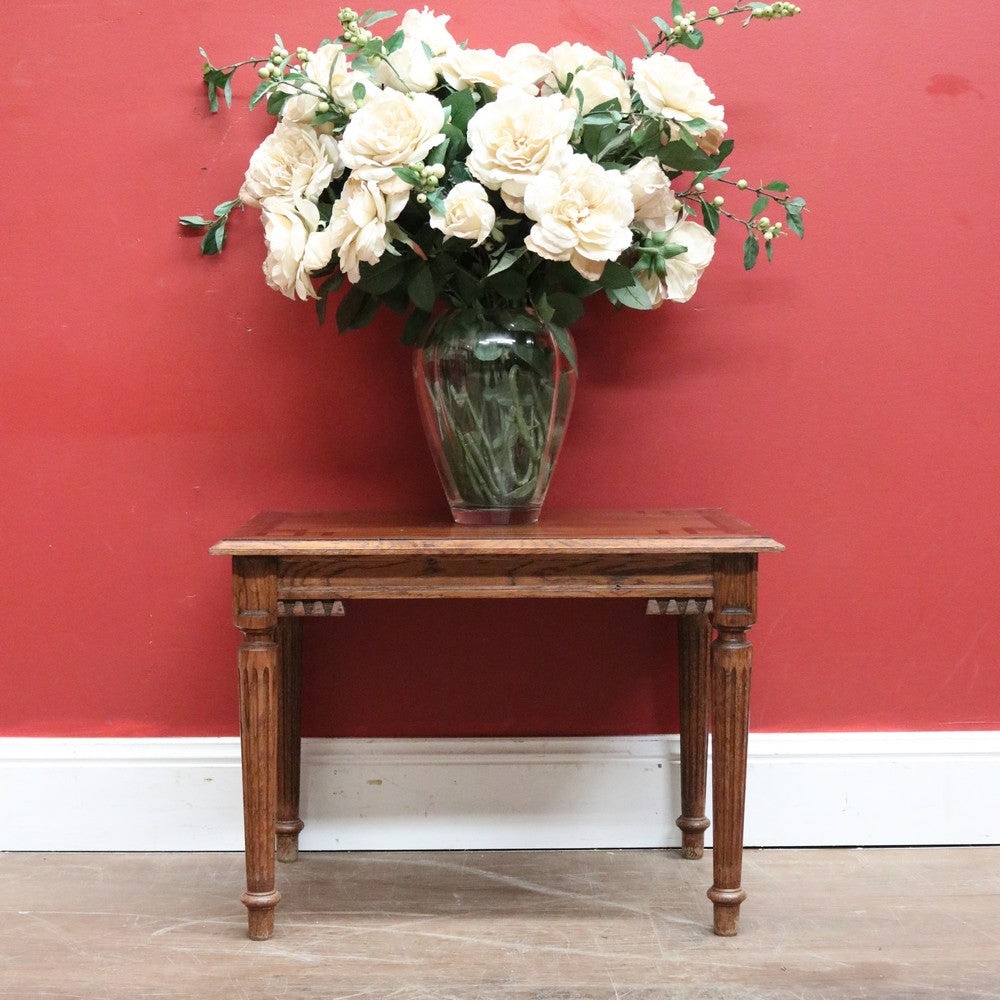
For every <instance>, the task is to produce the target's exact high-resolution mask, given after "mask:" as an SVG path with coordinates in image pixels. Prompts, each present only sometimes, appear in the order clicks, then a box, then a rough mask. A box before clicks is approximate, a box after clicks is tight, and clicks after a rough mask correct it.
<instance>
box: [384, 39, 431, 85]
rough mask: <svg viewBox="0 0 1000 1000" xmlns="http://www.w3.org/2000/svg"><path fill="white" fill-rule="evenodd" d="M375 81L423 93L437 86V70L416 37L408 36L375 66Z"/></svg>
mask: <svg viewBox="0 0 1000 1000" xmlns="http://www.w3.org/2000/svg"><path fill="white" fill-rule="evenodd" d="M375 82H376V83H380V84H381V85H382V86H383V87H391V88H392V89H393V90H398V91H401V92H402V93H404V94H405V93H412V94H422V93H425V92H426V91H428V90H433V89H434V88H435V87H436V86H437V82H438V76H437V71H436V70H435V69H434V67H433V65H432V64H431V60H430V58H429V57H428V55H427V53H426V52H425V51H424V47H423V45H422V44H421V43H420V42H419V41H417V39H415V38H407V39H406V40H405V41H404V42H403V44H402V45H401V46H400V47H399V48H398V49H396V51H395V52H393V53H392V55H390V56H389V57H388V58H387V59H380V60H379V62H378V65H377V66H376V67H375Z"/></svg>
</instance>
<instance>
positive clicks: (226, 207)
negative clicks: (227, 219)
mask: <svg viewBox="0 0 1000 1000" xmlns="http://www.w3.org/2000/svg"><path fill="white" fill-rule="evenodd" d="M239 204H240V199H239V198H234V199H233V200H232V201H224V202H222V204H220V205H216V206H215V208H214V209H213V210H212V214H213V215H215V217H216V218H218V219H221V218H223V217H224V216H227V215H229V213H230V212H231V211H232V210H233V209H234V208H236V206H237V205H239Z"/></svg>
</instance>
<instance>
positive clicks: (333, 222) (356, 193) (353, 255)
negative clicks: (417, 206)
mask: <svg viewBox="0 0 1000 1000" xmlns="http://www.w3.org/2000/svg"><path fill="white" fill-rule="evenodd" d="M408 199H409V190H404V191H403V192H401V193H394V194H387V193H386V192H385V191H384V190H383V189H382V188H380V187H379V185H378V184H377V183H376V182H374V181H370V180H363V179H362V178H360V177H358V176H357V175H356V174H355V175H354V176H352V177H350V178H349V179H348V181H347V183H346V184H345V185H344V190H343V191H342V192H341V194H340V197H339V198H338V199H337V200H336V201H335V202H334V203H333V212H332V214H331V216H330V224H329V226H327V231H328V232H329V233H330V243H331V248H332V249H331V253H332V250H333V249H336V250H338V251H339V257H340V269H341V270H342V271H343V272H344V274H346V275H347V278H348V280H349V281H350V282H352V283H357V282H358V280H359V279H360V278H361V271H360V267H361V262H362V261H365V262H366V263H368V264H377V263H378V261H379V260H380V259H381V257H382V254H383V253H385V247H386V235H387V224H388V223H389V222H391V221H392V220H393V219H395V218H397V217H398V216H399V213H400V212H402V211H403V209H404V208H405V207H406V202H407V200H408Z"/></svg>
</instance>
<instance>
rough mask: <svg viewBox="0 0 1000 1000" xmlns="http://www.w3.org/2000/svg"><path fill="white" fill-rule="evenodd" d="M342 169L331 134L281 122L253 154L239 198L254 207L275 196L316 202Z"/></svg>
mask: <svg viewBox="0 0 1000 1000" xmlns="http://www.w3.org/2000/svg"><path fill="white" fill-rule="evenodd" d="M343 172H344V167H343V164H342V163H341V159H340V153H339V150H338V147H337V142H336V140H335V139H334V138H333V137H332V136H329V135H321V134H320V133H319V132H317V131H316V129H314V128H312V127H311V126H309V125H290V124H285V123H284V122H279V123H278V125H277V127H276V128H275V130H274V131H273V132H272V133H271V134H270V135H269V136H268V137H267V138H266V139H265V140H264V141H263V142H262V143H261V144H260V146H258V147H257V149H256V150H255V151H254V154H253V156H251V157H250V165H249V167H248V168H247V172H246V179H245V180H244V181H243V186H242V187H241V188H240V200H241V201H242V202H243V203H244V204H245V205H253V206H259V205H260V203H261V201H263V199H265V198H272V197H275V196H277V197H291V198H299V197H301V198H308V199H309V200H310V201H315V200H316V199H317V198H318V197H319V196H320V194H321V193H322V192H323V190H324V189H325V188H326V187H327V186H328V185H329V183H330V181H331V180H332V179H333V178H334V177H339V176H340V175H341V174H342V173H343Z"/></svg>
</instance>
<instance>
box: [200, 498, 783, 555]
mask: <svg viewBox="0 0 1000 1000" xmlns="http://www.w3.org/2000/svg"><path fill="white" fill-rule="evenodd" d="M553 549H558V550H560V551H563V552H578V553H580V554H581V555H586V554H594V553H618V552H620V553H634V552H645V553H654V552H659V553H664V554H668V553H669V554H676V555H683V554H690V553H710V552H781V551H782V550H783V549H784V546H783V545H781V544H780V543H779V542H776V541H775V540H774V539H773V538H769V537H768V536H766V535H764V534H762V533H761V532H759V531H757V529H755V528H753V527H751V526H750V525H749V524H747V523H746V522H745V521H741V520H739V519H738V518H735V517H733V516H732V515H731V514H728V513H726V512H725V511H724V510H716V509H698V510H638V511H635V510H632V511H629V510H586V511H565V512H558V511H557V512H553V513H551V514H549V513H543V514H542V517H541V519H540V520H539V522H538V523H537V524H528V525H517V526H512V525H510V526H509V525H503V526H499V525H489V526H478V525H476V526H469V525H461V524H455V523H453V522H452V521H451V520H450V519H448V520H446V519H445V518H444V517H440V518H435V517H433V516H427V515H419V514H406V513H398V512H385V511H370V512H368V511H329V512H305V513H303V512H287V511H267V512H265V513H262V514H258V515H257V516H256V517H255V518H253V519H252V520H251V521H249V522H248V523H247V524H245V525H244V526H243V527H242V528H240V529H239V530H237V531H236V532H234V533H233V534H232V535H230V536H229V537H228V538H225V539H223V540H222V541H220V542H219V543H218V544H216V545H213V546H212V548H211V549H210V550H209V551H210V552H211V554H212V555H219V556H221V555H230V556H298V557H303V556H305V557H308V556H341V555H373V554H378V553H386V552H392V553H394V554H407V553H419V554H422V555H429V556H433V555H449V554H451V555H457V554H461V553H476V554H488V555H513V554H524V555H528V554H531V553H543V552H552V550H553Z"/></svg>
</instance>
